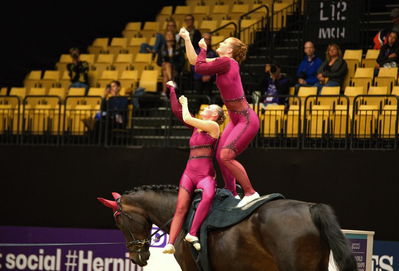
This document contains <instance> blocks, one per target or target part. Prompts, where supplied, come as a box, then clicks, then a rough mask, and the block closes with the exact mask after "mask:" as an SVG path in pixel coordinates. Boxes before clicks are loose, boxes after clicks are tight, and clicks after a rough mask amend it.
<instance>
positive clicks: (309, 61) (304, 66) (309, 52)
mask: <svg viewBox="0 0 399 271" xmlns="http://www.w3.org/2000/svg"><path fill="white" fill-rule="evenodd" d="M304 52H305V57H304V59H303V60H302V62H301V63H300V64H299V67H298V70H297V72H296V76H297V78H298V80H297V84H296V85H295V94H297V93H298V89H299V87H301V86H313V85H314V84H316V83H317V81H318V80H317V70H318V69H319V67H320V65H321V63H322V61H321V59H320V58H318V57H317V56H315V54H314V52H315V48H314V44H313V42H311V41H307V42H305V45H304Z"/></svg>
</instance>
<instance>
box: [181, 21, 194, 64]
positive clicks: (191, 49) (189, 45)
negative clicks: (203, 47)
mask: <svg viewBox="0 0 399 271" xmlns="http://www.w3.org/2000/svg"><path fill="white" fill-rule="evenodd" d="M179 35H180V37H181V38H182V39H184V46H185V47H186V55H187V59H188V62H190V64H191V65H195V62H196V61H197V53H196V52H195V49H194V46H193V44H192V43H191V40H190V33H189V32H188V31H187V29H185V28H184V27H182V28H180V32H179Z"/></svg>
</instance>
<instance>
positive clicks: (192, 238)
mask: <svg viewBox="0 0 399 271" xmlns="http://www.w3.org/2000/svg"><path fill="white" fill-rule="evenodd" d="M184 240H186V241H187V242H189V243H191V244H192V245H193V247H194V248H195V249H196V250H197V251H200V250H201V244H200V242H199V239H198V237H197V236H193V235H191V234H189V233H187V235H186V237H184Z"/></svg>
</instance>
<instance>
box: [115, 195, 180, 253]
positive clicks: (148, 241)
mask: <svg viewBox="0 0 399 271" xmlns="http://www.w3.org/2000/svg"><path fill="white" fill-rule="evenodd" d="M116 202H117V204H118V207H119V208H118V210H116V211H115V213H114V217H116V216H118V215H119V214H121V215H123V216H125V217H127V218H128V219H129V220H130V221H133V222H135V223H138V222H137V221H135V220H134V219H133V217H131V216H130V215H129V214H128V213H126V212H125V211H123V210H122V205H121V198H118V199H117V200H116ZM172 220H173V217H172V218H171V219H169V220H168V221H167V222H166V223H165V224H163V225H162V226H161V227H159V229H158V230H156V231H155V232H154V233H153V234H151V235H150V237H149V238H147V239H136V238H135V237H134V235H133V233H132V232H131V231H130V229H128V231H129V234H130V236H131V237H132V239H133V240H132V241H127V242H126V248H128V249H129V248H130V247H133V246H135V247H138V248H137V249H135V250H133V251H132V252H136V253H141V252H142V249H143V247H144V246H145V245H148V246H150V245H151V240H152V237H154V236H155V235H156V234H157V233H158V232H159V231H160V230H161V229H162V228H165V227H166V226H168V225H169V224H170V223H171V222H172ZM165 234H166V232H164V233H163V234H161V235H160V236H157V237H155V240H156V241H158V240H159V239H160V238H161V237H162V236H164V235H165Z"/></svg>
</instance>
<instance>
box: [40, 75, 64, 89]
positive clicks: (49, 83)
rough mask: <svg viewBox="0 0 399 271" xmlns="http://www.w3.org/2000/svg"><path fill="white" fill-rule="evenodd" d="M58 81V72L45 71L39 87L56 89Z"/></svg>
mask: <svg viewBox="0 0 399 271" xmlns="http://www.w3.org/2000/svg"><path fill="white" fill-rule="evenodd" d="M59 80H60V71H45V72H44V75H43V78H42V79H41V80H40V85H41V87H43V88H45V89H50V88H51V87H56V85H55V84H56V83H58V81H59Z"/></svg>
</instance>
